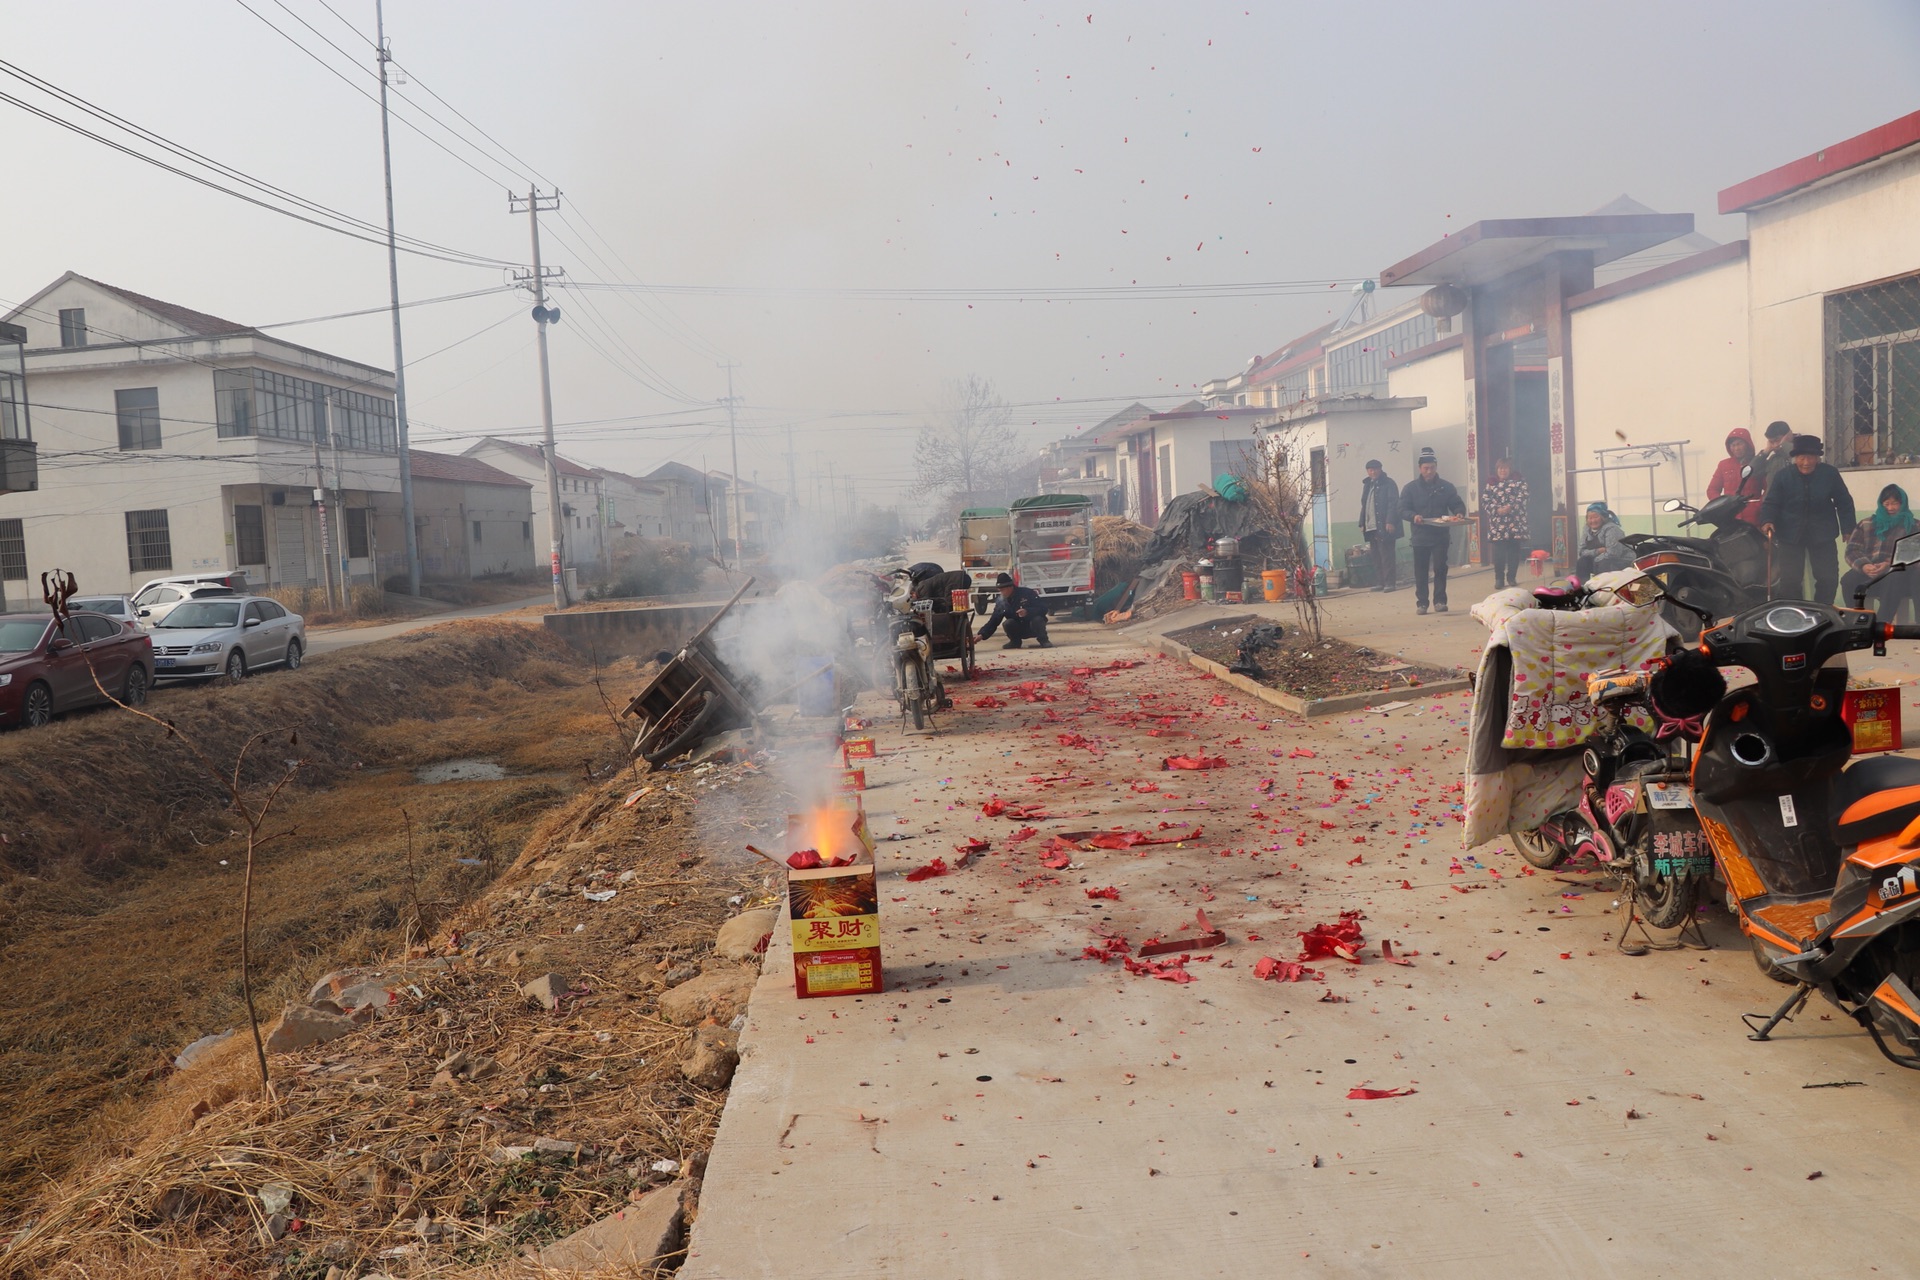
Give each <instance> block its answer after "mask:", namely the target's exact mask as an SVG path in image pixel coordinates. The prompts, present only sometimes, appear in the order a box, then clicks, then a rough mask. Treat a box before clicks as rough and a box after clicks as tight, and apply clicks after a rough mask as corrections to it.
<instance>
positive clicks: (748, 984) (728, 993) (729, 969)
mask: <svg viewBox="0 0 1920 1280" xmlns="http://www.w3.org/2000/svg"><path fill="white" fill-rule="evenodd" d="M753 982H754V977H753V973H752V972H751V971H750V970H747V969H738V968H735V967H734V966H732V965H721V966H719V967H717V968H715V969H714V970H712V971H711V972H709V973H703V974H701V975H700V976H699V977H697V978H690V979H688V980H687V981H686V982H683V983H681V984H680V985H679V986H677V987H674V988H673V989H672V990H670V991H666V992H664V993H662V995H661V996H660V1017H661V1018H662V1019H663V1020H665V1021H667V1022H671V1023H673V1024H675V1025H676V1026H682V1027H693V1026H698V1025H699V1024H700V1023H702V1022H705V1021H706V1020H707V1019H708V1018H711V1019H713V1020H714V1021H715V1022H720V1023H727V1022H732V1021H733V1015H734V1014H736V1013H739V1012H740V1011H741V1010H742V1009H744V1008H746V1007H747V997H748V996H749V995H751V994H753Z"/></svg>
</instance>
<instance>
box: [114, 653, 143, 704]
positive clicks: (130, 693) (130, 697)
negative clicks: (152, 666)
mask: <svg viewBox="0 0 1920 1280" xmlns="http://www.w3.org/2000/svg"><path fill="white" fill-rule="evenodd" d="M120 701H122V702H124V703H126V704H127V705H128V706H130V707H144V706H145V705H146V704H147V669H146V668H145V667H143V666H141V665H140V664H139V663H137V662H136V663H134V664H133V665H132V666H131V667H128V668H127V687H126V688H124V689H122V690H121V691H120Z"/></svg>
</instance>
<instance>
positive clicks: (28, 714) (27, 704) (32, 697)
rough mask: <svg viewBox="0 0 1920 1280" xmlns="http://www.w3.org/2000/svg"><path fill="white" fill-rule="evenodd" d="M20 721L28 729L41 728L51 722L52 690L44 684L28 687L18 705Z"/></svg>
mask: <svg viewBox="0 0 1920 1280" xmlns="http://www.w3.org/2000/svg"><path fill="white" fill-rule="evenodd" d="M20 723H21V724H24V725H26V726H27V728H29V729H43V728H45V727H46V726H47V725H49V724H51V723H53V690H51V689H49V688H47V686H45V685H44V684H35V685H33V686H32V687H31V688H29V689H28V690H27V696H26V699H25V700H24V701H23V702H22V703H21V706H20Z"/></svg>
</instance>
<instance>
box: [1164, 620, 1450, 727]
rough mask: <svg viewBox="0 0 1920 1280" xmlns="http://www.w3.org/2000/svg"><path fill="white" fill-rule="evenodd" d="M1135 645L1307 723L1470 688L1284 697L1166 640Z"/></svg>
mask: <svg viewBox="0 0 1920 1280" xmlns="http://www.w3.org/2000/svg"><path fill="white" fill-rule="evenodd" d="M1136 643H1138V644H1140V645H1143V646H1144V647H1146V648H1148V649H1152V650H1154V651H1155V652H1156V653H1163V654H1165V655H1167V656H1168V657H1169V658H1184V659H1185V660H1186V661H1187V663H1188V664H1189V665H1190V666H1193V667H1195V668H1197V669H1198V670H1201V671H1206V672H1209V673H1211V674H1212V675H1214V676H1215V677H1217V678H1219V679H1220V680H1223V681H1225V682H1226V683H1227V684H1230V685H1232V686H1233V687H1234V688H1236V689H1239V690H1241V691H1242V692H1245V693H1250V694H1252V695H1253V696H1254V697H1256V698H1258V699H1260V700H1261V701H1262V702H1270V703H1272V704H1273V705H1274V706H1276V707H1281V708H1283V709H1285V710H1287V711H1291V712H1293V713H1294V714H1295V715H1297V716H1301V717H1304V718H1305V719H1308V720H1317V719H1319V718H1320V717H1321V716H1337V715H1344V714H1345V713H1346V712H1349V711H1365V710H1366V709H1367V708H1368V707H1377V706H1379V705H1381V704H1382V703H1386V702H1399V701H1403V700H1409V699H1413V698H1423V697H1428V696H1432V695H1437V694H1443V693H1458V692H1459V691H1460V690H1462V689H1465V688H1468V687H1469V684H1470V682H1469V681H1468V680H1466V679H1465V678H1464V677H1463V678H1461V679H1459V680H1436V681H1434V682H1433V683H1432V684H1423V685H1415V686H1411V687H1409V688H1405V689H1374V690H1370V691H1369V692H1366V693H1343V694H1341V695H1339V696H1338V697H1334V698H1313V699H1307V698H1296V697H1294V696H1293V695H1292V694H1288V693H1282V692H1280V691H1279V690H1278V689H1269V688H1268V687H1267V686H1266V685H1263V684H1260V683H1259V682H1257V681H1254V680H1250V679H1248V678H1247V677H1246V676H1243V675H1236V674H1234V673H1233V672H1231V671H1229V670H1227V669H1226V668H1225V667H1223V666H1221V665H1220V664H1219V663H1217V662H1215V661H1213V660H1212V659H1211V658H1203V657H1201V656H1200V655H1199V654H1197V653H1195V652H1194V651H1193V650H1191V649H1189V648H1187V646H1185V645H1183V644H1181V643H1180V642H1179V641H1177V640H1169V639H1167V638H1166V637H1165V636H1140V637H1138V639H1137V641H1136Z"/></svg>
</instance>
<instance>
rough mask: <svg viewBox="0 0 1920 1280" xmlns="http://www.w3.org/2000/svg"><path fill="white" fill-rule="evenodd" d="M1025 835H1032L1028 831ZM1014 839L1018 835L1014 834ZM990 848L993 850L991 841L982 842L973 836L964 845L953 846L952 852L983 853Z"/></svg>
mask: <svg viewBox="0 0 1920 1280" xmlns="http://www.w3.org/2000/svg"><path fill="white" fill-rule="evenodd" d="M1027 834H1029V835H1031V834H1033V833H1032V832H1031V831H1029V832H1028V833H1027ZM1015 838H1016V839H1017V838H1018V833H1016V834H1015ZM991 848H993V841H991V840H982V839H981V838H980V837H979V836H973V837H971V838H969V839H968V841H967V842H966V843H965V844H957V845H955V846H953V851H954V852H955V853H985V852H986V851H987V850H989V849H991Z"/></svg>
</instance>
